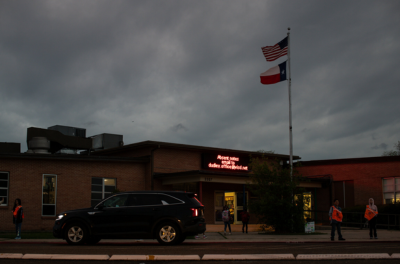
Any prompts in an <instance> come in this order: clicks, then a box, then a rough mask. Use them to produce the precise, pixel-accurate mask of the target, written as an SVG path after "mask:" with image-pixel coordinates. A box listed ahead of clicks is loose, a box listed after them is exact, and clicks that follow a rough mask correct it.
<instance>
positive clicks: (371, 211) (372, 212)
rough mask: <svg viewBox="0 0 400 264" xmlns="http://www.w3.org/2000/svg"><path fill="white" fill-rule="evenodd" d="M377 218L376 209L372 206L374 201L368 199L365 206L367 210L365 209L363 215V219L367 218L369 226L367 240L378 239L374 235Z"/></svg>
mask: <svg viewBox="0 0 400 264" xmlns="http://www.w3.org/2000/svg"><path fill="white" fill-rule="evenodd" d="M377 216H378V207H376V205H375V204H374V199H373V198H369V204H368V205H367V209H365V214H364V217H365V218H367V220H368V225H369V238H370V239H372V238H375V239H378V235H377V234H376V219H377ZM372 231H374V233H373V235H374V236H373V237H372Z"/></svg>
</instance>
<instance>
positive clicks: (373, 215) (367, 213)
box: [364, 205, 378, 221]
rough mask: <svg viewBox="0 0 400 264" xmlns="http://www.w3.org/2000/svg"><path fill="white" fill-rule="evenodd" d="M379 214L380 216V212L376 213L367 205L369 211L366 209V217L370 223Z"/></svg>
mask: <svg viewBox="0 0 400 264" xmlns="http://www.w3.org/2000/svg"><path fill="white" fill-rule="evenodd" d="M377 214H378V212H375V211H374V210H372V209H371V208H369V205H367V209H365V214H364V217H365V218H367V219H368V221H370V220H371V219H372V218H374V217H375V216H376V215H377Z"/></svg>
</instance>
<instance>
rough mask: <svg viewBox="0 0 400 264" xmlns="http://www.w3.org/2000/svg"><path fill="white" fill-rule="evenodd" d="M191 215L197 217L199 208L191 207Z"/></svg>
mask: <svg viewBox="0 0 400 264" xmlns="http://www.w3.org/2000/svg"><path fill="white" fill-rule="evenodd" d="M191 210H192V217H197V216H199V209H196V208H192V209H191Z"/></svg>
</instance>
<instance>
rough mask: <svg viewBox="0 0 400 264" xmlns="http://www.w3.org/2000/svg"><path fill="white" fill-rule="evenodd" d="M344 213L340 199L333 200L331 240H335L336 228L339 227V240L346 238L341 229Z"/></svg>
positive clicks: (330, 213) (330, 215) (330, 210)
mask: <svg viewBox="0 0 400 264" xmlns="http://www.w3.org/2000/svg"><path fill="white" fill-rule="evenodd" d="M342 219H343V214H342V208H340V207H339V200H338V199H335V200H333V205H332V206H331V209H329V220H331V225H332V231H331V240H332V241H334V240H335V228H337V233H338V236H339V240H346V239H344V238H343V237H342V232H341V230H340V225H341V223H342Z"/></svg>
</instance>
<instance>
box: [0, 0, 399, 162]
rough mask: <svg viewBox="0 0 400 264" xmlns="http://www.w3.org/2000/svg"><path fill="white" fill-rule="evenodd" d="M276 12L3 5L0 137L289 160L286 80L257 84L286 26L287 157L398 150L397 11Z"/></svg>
mask: <svg viewBox="0 0 400 264" xmlns="http://www.w3.org/2000/svg"><path fill="white" fill-rule="evenodd" d="M285 3H286V4H282V3H281V2H278V1H225V0H222V1H217V2H216V1H201V2H199V1H191V0H181V1H166V2H160V1H153V0H149V1H125V0H118V1H113V2H110V1H102V0H99V1H86V0H83V1H43V0H38V1H35V2H34V3H32V2H25V1H19V0H16V1H2V2H1V8H0V36H1V39H0V122H1V124H2V126H0V133H1V135H2V139H0V140H1V141H15V142H21V143H23V142H24V141H25V138H26V128H27V127H29V126H36V127H48V126H52V125H55V124H60V123H62V124H65V125H71V126H78V127H79V126H82V125H84V126H85V127H86V128H87V135H88V136H90V135H95V134H100V133H113V134H123V135H124V141H125V143H126V144H129V143H134V142H137V141H142V140H160V141H167V142H175V143H183V144H193V145H203V146H212V147H223V148H233V149H243V150H258V149H264V150H275V152H276V153H282V154H288V153H289V130H288V126H289V124H288V94H287V93H288V89H287V82H281V83H278V84H274V85H268V86H264V85H261V84H260V83H259V74H260V73H262V72H264V71H265V70H267V69H268V68H271V67H273V66H275V65H277V64H278V63H280V62H282V61H284V60H286V59H287V58H286V57H284V58H280V59H278V60H276V61H275V62H266V61H265V59H264V57H263V56H262V53H261V49H260V48H261V47H262V46H266V45H274V44H275V43H277V42H278V41H280V40H281V39H283V38H284V37H285V36H286V32H287V30H286V29H287V27H288V26H290V27H291V28H292V29H291V60H292V65H291V69H292V114H293V146H294V154H295V155H299V156H301V157H302V158H303V160H310V159H329V158H348V157H368V156H380V155H381V152H382V146H383V145H382V144H385V143H382V144H381V145H377V144H376V142H374V141H375V140H379V141H380V142H383V141H384V142H397V141H398V140H399V138H398V131H399V129H400V117H398V114H397V113H398V112H399V110H400V107H399V106H398V102H397V101H398V100H397V99H398V97H399V95H400V94H399V93H400V92H399V91H400V89H398V83H400V62H399V60H398V59H397V57H398V54H399V52H400V44H399V43H400V35H399V34H398V32H399V30H400V26H399V25H400V17H399V16H398V10H400V3H398V2H396V1H379V2H376V1H351V2H349V1H323V2H321V1H301V2H298V1H286V2H285ZM88 120H90V121H88ZM127 120H129V121H127ZM131 120H134V121H135V122H134V123H132V122H131ZM171 124H178V125H177V126H174V127H173V128H172V129H171ZM179 124H180V125H182V124H185V125H184V126H183V125H182V127H183V128H180V127H178V126H179ZM184 128H190V130H185V129H184ZM180 131H185V133H177V132H180ZM371 135H372V137H371ZM379 141H378V142H379ZM389 144H390V143H389ZM371 145H372V146H376V147H377V148H374V147H372V148H371V147H370V146H371ZM23 148H24V147H23ZM25 148H26V146H25Z"/></svg>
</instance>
